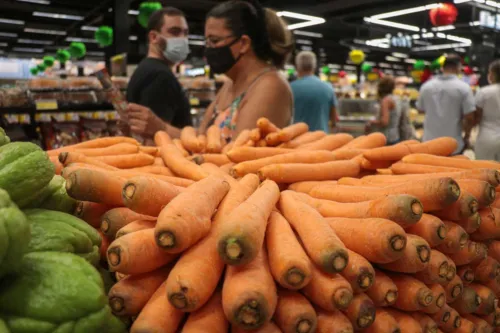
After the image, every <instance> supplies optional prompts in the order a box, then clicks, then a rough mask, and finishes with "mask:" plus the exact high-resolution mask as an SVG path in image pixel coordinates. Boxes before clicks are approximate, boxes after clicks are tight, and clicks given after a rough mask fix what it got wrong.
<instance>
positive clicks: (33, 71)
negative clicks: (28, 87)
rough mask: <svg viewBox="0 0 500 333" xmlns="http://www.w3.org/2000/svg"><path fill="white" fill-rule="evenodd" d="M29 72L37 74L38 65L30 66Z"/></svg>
mask: <svg viewBox="0 0 500 333" xmlns="http://www.w3.org/2000/svg"><path fill="white" fill-rule="evenodd" d="M30 73H31V75H33V76H35V75H37V74H38V67H31V68H30Z"/></svg>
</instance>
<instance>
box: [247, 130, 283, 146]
mask: <svg viewBox="0 0 500 333" xmlns="http://www.w3.org/2000/svg"><path fill="white" fill-rule="evenodd" d="M250 138H251V132H250ZM265 140H266V146H269V147H275V146H277V145H279V144H280V143H281V140H280V138H279V134H278V132H273V133H269V134H267V135H266V137H265ZM252 142H255V141H253V140H252Z"/></svg>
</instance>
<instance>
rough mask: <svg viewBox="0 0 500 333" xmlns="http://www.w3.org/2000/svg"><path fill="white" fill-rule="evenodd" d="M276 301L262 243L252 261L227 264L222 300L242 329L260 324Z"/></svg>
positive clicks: (269, 314)
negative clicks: (236, 264) (240, 264)
mask: <svg viewBox="0 0 500 333" xmlns="http://www.w3.org/2000/svg"><path fill="white" fill-rule="evenodd" d="M277 303H278V297H277V291H276V284H275V283H274V280H273V276H272V275H271V272H270V271H269V265H268V262H267V254H266V251H265V249H264V247H262V248H261V249H260V251H259V253H258V255H257V257H255V260H253V261H252V262H250V263H248V264H246V265H242V266H228V267H227V271H226V276H225V279H224V286H223V288H222V304H223V307H224V313H225V315H226V318H228V320H229V321H230V322H231V324H233V325H234V326H237V327H239V328H242V329H245V330H249V329H256V328H260V327H262V326H263V325H264V324H265V323H266V322H267V321H269V320H270V319H271V317H272V316H273V314H274V311H275V309H276V305H277Z"/></svg>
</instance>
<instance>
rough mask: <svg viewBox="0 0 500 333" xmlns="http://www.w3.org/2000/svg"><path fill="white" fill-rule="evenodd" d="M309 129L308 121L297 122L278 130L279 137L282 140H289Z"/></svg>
mask: <svg viewBox="0 0 500 333" xmlns="http://www.w3.org/2000/svg"><path fill="white" fill-rule="evenodd" d="M307 131H309V126H308V125H307V124H306V123H296V124H293V125H290V126H288V127H285V128H283V129H282V130H281V131H279V132H278V139H279V140H280V141H281V142H288V141H290V140H292V139H295V138H296V137H298V136H299V135H302V134H304V133H306V132H307Z"/></svg>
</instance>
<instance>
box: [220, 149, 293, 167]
mask: <svg viewBox="0 0 500 333" xmlns="http://www.w3.org/2000/svg"><path fill="white" fill-rule="evenodd" d="M293 151H294V150H293V149H285V148H273V147H258V148H255V147H236V148H233V149H231V150H230V151H229V152H228V153H227V157H229V159H230V160H231V161H232V162H235V163H241V162H245V161H251V160H258V159H260V158H265V157H271V156H275V155H281V154H286V153H292V152H293Z"/></svg>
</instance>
